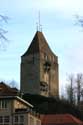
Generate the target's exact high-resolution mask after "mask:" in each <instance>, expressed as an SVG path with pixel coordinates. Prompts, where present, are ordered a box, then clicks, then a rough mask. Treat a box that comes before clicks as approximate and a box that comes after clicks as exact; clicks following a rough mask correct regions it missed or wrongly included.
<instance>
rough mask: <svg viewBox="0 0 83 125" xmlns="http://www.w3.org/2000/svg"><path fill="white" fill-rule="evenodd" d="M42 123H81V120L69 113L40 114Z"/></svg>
mask: <svg viewBox="0 0 83 125" xmlns="http://www.w3.org/2000/svg"><path fill="white" fill-rule="evenodd" d="M41 122H42V125H83V122H82V121H80V120H79V119H77V118H76V117H74V116H72V115H70V114H56V115H55V114H51V115H41Z"/></svg>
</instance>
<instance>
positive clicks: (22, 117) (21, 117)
mask: <svg viewBox="0 0 83 125" xmlns="http://www.w3.org/2000/svg"><path fill="white" fill-rule="evenodd" d="M23 122H24V116H23V115H21V116H20V123H23Z"/></svg>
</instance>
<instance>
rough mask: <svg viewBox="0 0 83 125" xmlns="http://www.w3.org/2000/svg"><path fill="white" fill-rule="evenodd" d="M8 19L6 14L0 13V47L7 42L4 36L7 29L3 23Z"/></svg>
mask: <svg viewBox="0 0 83 125" xmlns="http://www.w3.org/2000/svg"><path fill="white" fill-rule="evenodd" d="M8 19H9V18H8V17H7V16H3V15H0V48H1V47H2V46H4V45H5V44H6V43H7V42H8V39H7V38H6V33H7V30H5V28H4V25H5V23H8Z"/></svg>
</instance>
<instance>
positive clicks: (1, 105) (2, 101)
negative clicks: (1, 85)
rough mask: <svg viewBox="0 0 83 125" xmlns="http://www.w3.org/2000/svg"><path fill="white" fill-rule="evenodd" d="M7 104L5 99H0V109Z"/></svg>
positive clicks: (4, 107)
mask: <svg viewBox="0 0 83 125" xmlns="http://www.w3.org/2000/svg"><path fill="white" fill-rule="evenodd" d="M7 104H8V101H7V100H0V109H6V108H7Z"/></svg>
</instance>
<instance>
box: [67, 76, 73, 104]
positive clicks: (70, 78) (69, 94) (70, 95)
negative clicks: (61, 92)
mask: <svg viewBox="0 0 83 125" xmlns="http://www.w3.org/2000/svg"><path fill="white" fill-rule="evenodd" d="M68 83H69V84H68V85H67V97H68V101H69V102H70V103H71V104H73V103H75V98H74V88H73V86H74V75H73V74H71V75H69V76H68Z"/></svg>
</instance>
